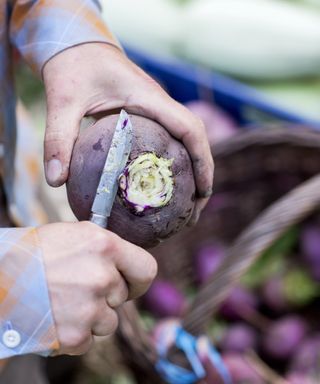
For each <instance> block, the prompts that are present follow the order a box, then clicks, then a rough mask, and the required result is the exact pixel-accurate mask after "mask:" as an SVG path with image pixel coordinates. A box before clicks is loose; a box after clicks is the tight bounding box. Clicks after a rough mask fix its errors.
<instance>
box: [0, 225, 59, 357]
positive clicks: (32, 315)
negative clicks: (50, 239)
mask: <svg viewBox="0 0 320 384" xmlns="http://www.w3.org/2000/svg"><path fill="white" fill-rule="evenodd" d="M58 347H59V345H58V341H57V338H56V332H55V327H54V322H53V317H52V313H51V307H50V300H49V295H48V289H47V283H46V278H45V270H44V265H43V260H42V251H41V248H40V246H39V241H38V238H37V234H36V231H35V229H33V228H1V229H0V359H4V358H6V357H10V356H14V355H20V354H26V353H37V354H42V355H48V354H49V353H50V352H52V351H53V350H56V349H58Z"/></svg>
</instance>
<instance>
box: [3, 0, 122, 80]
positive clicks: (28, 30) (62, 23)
mask: <svg viewBox="0 0 320 384" xmlns="http://www.w3.org/2000/svg"><path fill="white" fill-rule="evenodd" d="M28 3H29V4H30V5H27V4H28ZM27 4H26V2H25V1H22V0H16V2H15V5H14V8H13V12H12V15H11V22H10V31H11V33H10V35H11V40H12V41H13V44H14V45H15V46H16V47H17V48H18V50H19V51H20V53H21V55H22V56H23V57H24V58H25V60H26V61H27V62H28V64H29V65H30V66H31V67H32V69H33V70H34V71H35V72H37V73H38V74H41V70H42V68H43V66H44V65H45V63H46V62H47V61H48V60H49V59H50V58H52V57H53V56H55V55H57V54H58V53H60V52H61V51H63V50H65V49H67V48H70V47H73V46H75V45H79V44H83V43H89V42H100V43H108V44H111V45H114V46H116V47H118V48H120V44H119V43H118V41H117V40H116V39H115V37H114V36H113V35H112V33H111V32H110V31H109V30H108V28H107V26H106V24H105V23H104V21H103V19H102V17H101V15H100V7H99V3H98V2H97V1H94V0H81V1H79V0H68V1H66V0H46V1H29V2H27ZM120 49H121V48H120Z"/></svg>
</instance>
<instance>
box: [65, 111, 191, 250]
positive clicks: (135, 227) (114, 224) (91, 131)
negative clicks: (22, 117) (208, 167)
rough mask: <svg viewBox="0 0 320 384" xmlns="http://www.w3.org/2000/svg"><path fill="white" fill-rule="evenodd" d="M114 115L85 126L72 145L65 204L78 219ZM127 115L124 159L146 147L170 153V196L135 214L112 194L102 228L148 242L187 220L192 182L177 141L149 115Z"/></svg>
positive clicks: (85, 209)
mask: <svg viewBox="0 0 320 384" xmlns="http://www.w3.org/2000/svg"><path fill="white" fill-rule="evenodd" d="M118 117H119V115H111V116H107V117H105V118H103V119H101V120H99V121H98V122H96V123H95V124H94V125H93V126H91V127H89V128H87V129H85V130H84V131H82V132H81V133H80V136H79V138H78V140H77V142H76V144H75V146H74V150H73V154H72V159H71V164H70V173H69V179H68V182H67V193H68V200H69V204H70V207H71V209H72V211H73V212H74V214H75V216H76V217H77V218H78V219H79V220H88V219H89V217H90V210H91V206H92V203H93V199H94V197H95V194H96V190H97V186H98V184H99V179H100V175H101V172H102V169H103V166H104V163H105V159H106V156H107V153H108V151H109V148H110V145H111V140H112V136H113V132H114V128H115V126H116V123H117V120H118ZM130 119H131V122H132V125H133V141H132V150H131V153H130V158H129V161H132V160H134V159H136V158H137V157H138V156H139V155H140V154H142V153H146V152H154V153H155V154H156V155H157V156H159V157H163V158H166V159H174V161H173V164H172V166H171V169H172V173H173V180H174V187H173V196H172V198H171V200H170V201H169V202H168V204H167V205H165V206H163V207H158V208H149V209H147V210H145V211H144V212H143V213H142V214H141V213H140V214H139V213H137V212H136V211H135V210H134V209H132V208H133V207H130V206H129V205H128V204H127V202H124V201H123V198H122V197H121V196H120V194H118V195H117V197H116V199H115V202H114V205H113V209H112V212H111V217H110V218H109V221H108V229H109V230H111V231H113V232H115V233H117V234H118V235H119V236H120V237H122V238H124V239H125V240H128V241H130V242H132V243H134V244H136V245H139V246H141V247H144V248H150V247H152V246H155V245H157V244H158V243H159V242H160V241H161V240H162V239H165V238H167V237H170V236H171V235H173V234H174V233H176V232H178V231H179V230H180V229H181V228H183V227H184V226H185V224H186V223H187V222H188V220H189V218H190V217H191V214H192V211H193V208H194V203H195V202H194V200H195V182H194V176H193V171H192V163H191V160H190V157H189V154H188V152H187V150H186V149H185V147H184V145H183V144H182V143H181V142H179V141H177V140H176V139H174V138H173V137H172V136H171V135H170V134H169V133H168V131H167V130H166V129H164V128H163V127H162V126H161V125H159V124H158V123H156V122H154V121H152V120H149V119H147V118H144V117H141V116H134V115H133V116H130Z"/></svg>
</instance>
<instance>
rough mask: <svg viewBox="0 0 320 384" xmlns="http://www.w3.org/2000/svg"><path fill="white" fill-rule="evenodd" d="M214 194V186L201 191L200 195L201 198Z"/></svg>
mask: <svg viewBox="0 0 320 384" xmlns="http://www.w3.org/2000/svg"><path fill="white" fill-rule="evenodd" d="M211 195H212V188H209V189H207V190H206V191H205V192H202V193H199V197H201V198H204V199H205V198H207V197H210V196H211Z"/></svg>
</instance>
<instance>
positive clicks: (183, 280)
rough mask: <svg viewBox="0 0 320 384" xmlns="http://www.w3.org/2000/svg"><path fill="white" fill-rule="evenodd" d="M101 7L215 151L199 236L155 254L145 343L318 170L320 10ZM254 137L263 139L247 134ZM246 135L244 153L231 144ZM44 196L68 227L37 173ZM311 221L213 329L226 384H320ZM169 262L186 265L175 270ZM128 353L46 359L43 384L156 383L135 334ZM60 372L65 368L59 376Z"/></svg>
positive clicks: (196, 4)
mask: <svg viewBox="0 0 320 384" xmlns="http://www.w3.org/2000/svg"><path fill="white" fill-rule="evenodd" d="M101 3H102V5H103V15H104V17H105V19H106V21H107V23H108V25H109V27H110V28H111V30H112V31H113V32H114V34H115V35H116V36H117V37H118V39H119V40H120V42H121V44H122V45H123V47H124V49H125V51H126V52H127V54H128V56H129V57H130V58H131V59H132V60H134V61H135V62H136V63H137V64H138V65H140V66H141V67H142V68H143V69H145V70H146V71H147V72H148V73H149V74H150V75H151V76H153V77H154V78H155V79H156V80H157V81H158V82H159V83H160V84H161V85H162V87H163V88H164V89H166V90H167V92H168V93H169V94H170V95H171V96H172V97H174V98H175V99H176V100H178V101H180V102H182V103H184V104H185V105H186V106H187V107H188V108H189V109H190V110H191V111H193V112H194V113H195V114H197V115H198V116H199V117H200V118H202V119H203V121H204V123H205V126H206V129H207V134H208V138H209V141H210V143H211V145H213V144H214V145H215V146H217V159H216V161H217V179H216V180H217V181H216V193H215V195H214V197H213V198H212V199H211V200H210V203H209V205H208V208H207V209H206V212H205V213H204V215H203V217H202V219H201V220H200V223H199V224H198V227H197V228H198V229H196V230H195V231H194V236H193V237H192V239H191V240H190V241H189V243H188V244H187V243H186V241H185V239H186V238H187V237H188V236H189V238H190V235H188V234H181V235H178V237H177V238H176V239H173V240H172V241H171V240H170V241H169V242H168V244H167V245H166V247H165V248H164V249H163V250H162V249H161V247H160V250H157V251H155V256H156V257H157V258H158V260H159V263H160V276H159V279H158V281H156V282H155V284H154V285H153V287H152V289H151V290H150V292H149V293H148V294H147V295H146V296H145V297H144V298H143V299H142V300H141V302H140V303H139V310H140V315H139V316H140V317H139V326H141V327H142V328H143V329H144V330H145V331H146V332H151V331H152V330H153V329H155V327H156V326H157V324H158V322H159V321H160V319H162V320H163V319H164V318H167V317H178V318H179V317H180V316H182V315H183V313H184V311H185V309H186V307H187V306H188V303H191V302H192V300H193V299H194V298H195V297H196V296H197V292H198V291H199V289H200V287H201V286H202V285H203V284H205V282H206V281H207V280H208V279H209V277H210V275H211V274H212V273H214V271H215V270H216V269H217V268H218V266H219V265H220V264H221V261H222V260H223V258H224V256H225V255H226V252H227V250H228V248H229V247H230V245H231V244H232V242H233V241H234V239H235V238H236V236H237V235H239V233H241V231H242V230H243V229H245V228H246V226H247V225H248V224H249V223H250V222H252V221H253V220H254V219H255V218H256V217H257V215H258V214H259V213H260V212H261V211H262V210H263V209H264V208H266V207H267V206H269V205H270V204H272V203H273V202H274V201H276V200H277V199H278V198H279V197H280V196H283V195H285V194H286V193H288V192H289V191H290V190H292V189H293V188H294V187H295V186H297V185H299V184H300V183H301V182H302V181H304V180H306V179H308V178H310V177H311V176H313V175H315V174H317V173H318V172H319V171H320V151H319V149H320V148H319V147H320V144H319V142H320V139H319V137H318V135H317V134H316V132H317V130H319V128H320V108H319V106H320V1H319V0H287V1H285V0H135V1H132V0H103V1H101ZM16 59H17V60H16V61H17V71H16V86H17V90H18V95H19V98H20V100H21V101H22V102H23V104H24V106H25V107H26V109H27V111H28V112H29V115H30V119H31V121H32V124H33V126H34V127H35V133H36V136H37V137H38V139H39V143H40V144H39V148H41V141H42V139H43V133H44V127H45V97H44V91H43V86H42V84H41V82H40V81H39V80H38V79H36V78H35V77H34V76H33V74H32V73H31V71H30V70H29V69H28V68H27V67H26V66H25V65H24V63H23V62H21V61H20V60H19V58H18V57H17V58H16ZM106 75H107V74H106ZM302 127H308V128H307V130H306V131H305V128H302ZM279 128H280V131H279V135H278V136H277V132H278V131H277V130H278V129H279ZM258 131H259V132H262V133H261V134H260V135H261V136H259V133H252V132H258ZM269 131H270V132H271V131H272V132H276V133H275V136H269V135H270V134H269ZM265 132H266V133H265ZM289 132H294V133H293V134H291V133H289ZM295 132H298V133H297V136H295ZM301 132H302V133H301ZM304 132H306V133H304ZM310 132H312V133H310ZM247 134H249V136H248V138H246V136H244V138H240V139H239V142H240V143H242V144H241V145H240V147H241V148H240V149H239V147H237V146H235V145H234V144H232V143H233V142H234V140H235V141H236V140H238V139H237V138H238V137H242V136H243V135H247ZM250 134H252V135H253V136H250ZM255 135H257V136H255ZM276 136H277V138H275V137H276ZM270 137H272V138H271V139H270ZM249 142H250V143H251V144H249ZM252 142H254V144H252ZM266 142H268V145H265V143H266ZM271 142H272V143H273V144H272V145H270V143H271ZM229 143H231V144H229ZM39 156H41V150H40V149H39ZM277 159H278V160H277ZM253 165H254V166H253ZM231 170H232V171H231ZM41 189H42V193H43V195H44V196H45V199H46V200H47V202H48V205H50V206H51V209H52V215H53V216H52V217H54V218H55V219H61V220H66V221H69V220H74V216H73V214H72V212H71V210H70V208H69V206H68V203H67V200H66V193H65V189H64V187H61V188H58V189H52V188H49V187H48V186H47V185H46V183H45V182H44V177H43V173H42V182H41ZM292 209H294V207H292ZM235 218H236V220H235ZM319 222H320V221H319V215H318V213H317V211H316V210H315V211H314V212H313V214H312V215H311V216H310V215H309V216H308V217H306V218H304V219H303V220H301V222H300V223H298V224H297V225H296V224H295V225H293V224H292V225H290V223H288V225H287V228H286V231H285V234H284V235H282V236H280V238H279V239H278V240H277V241H276V242H275V243H274V244H273V245H272V247H271V248H268V249H265V250H264V252H263V256H262V257H261V258H260V259H259V260H258V262H257V263H256V264H255V265H253V266H252V268H251V270H250V271H249V272H248V273H247V275H245V276H243V279H242V280H241V282H240V283H237V286H236V287H235V288H234V289H233V290H232V292H231V294H230V296H229V297H228V298H227V300H226V301H225V303H224V304H223V305H222V306H221V307H220V308H219V310H218V314H217V315H216V316H215V317H213V318H212V321H211V322H210V324H209V325H208V327H207V332H208V336H209V337H210V339H211V340H212V341H213V342H214V344H215V345H216V346H217V347H218V349H219V350H220V351H221V352H222V354H223V356H224V357H225V361H226V364H227V365H228V368H229V370H230V372H231V373H232V375H235V376H234V377H233V379H234V382H235V383H249V384H250V383H252V384H256V383H279V384H280V383H282V384H285V383H287V384H288V383H290V384H296V383H297V384H316V383H320V352H319V351H320V331H319V321H320V317H319V307H320V306H319V304H320V301H319V297H320V285H319V281H320V224H319ZM208 227H209V228H210V231H207V230H206V231H204V230H203V228H208ZM177 244H178V245H177ZM177 248H178V250H177ZM178 253H179V255H180V254H181V255H180V258H181V260H182V261H181V260H180V259H179V262H177V263H176V265H175V266H174V267H172V264H171V261H172V258H173V255H176V254H178ZM164 255H167V256H166V257H165V256H164ZM177 260H178V258H177ZM168 264H169V265H170V268H171V269H170V268H168ZM125 343H129V344H125ZM125 343H124V344H123V340H122V344H121V348H120V349H119V347H118V346H117V345H118V344H117V343H116V341H115V340H114V338H112V339H111V340H110V339H99V340H98V341H97V344H96V346H95V347H94V349H93V350H92V351H91V352H90V353H88V354H87V355H86V356H85V357H84V358H83V359H82V360H81V361H80V362H79V361H78V359H73V358H62V359H61V360H59V359H55V362H51V363H50V364H49V368H48V369H49V371H50V372H51V375H52V383H64V382H66V383H71V382H72V380H74V382H75V383H77V384H100V383H101V384H102V383H104V384H107V383H112V384H134V383H139V384H140V383H142V384H143V383H153V382H154V381H152V379H150V378H148V377H149V376H148V374H147V372H146V373H145V378H144V379H141V376H140V379H139V376H138V375H137V374H136V372H134V370H135V369H136V367H135V368H132V362H130V361H129V360H130V359H128V357H127V356H126V353H124V352H125V351H124V349H126V348H128V350H130V348H131V347H130V343H131V344H134V343H135V340H134V337H132V336H131V340H130V338H129V341H128V340H127V341H125ZM58 366H61V367H62V366H63V367H66V368H65V369H64V368H63V369H62V372H61V373H59V372H58V371H59V370H58V369H57V367H58ZM129 367H130V368H131V370H130V369H129ZM141 369H142V368H141ZM65 372H70V376H69V377H68V376H65ZM74 372H76V375H75V376H73V373H74ZM235 372H236V373H235ZM140 373H141V372H140ZM63 377H64V378H63ZM65 377H68V379H66V378H65ZM215 382H216V381H212V383H213V384H214V383H215ZM217 382H219V381H217Z"/></svg>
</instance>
